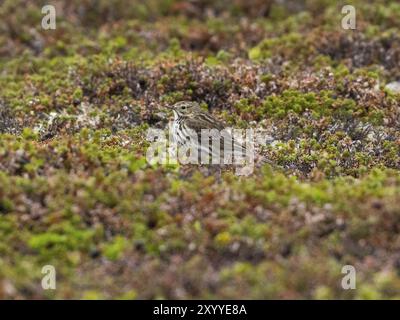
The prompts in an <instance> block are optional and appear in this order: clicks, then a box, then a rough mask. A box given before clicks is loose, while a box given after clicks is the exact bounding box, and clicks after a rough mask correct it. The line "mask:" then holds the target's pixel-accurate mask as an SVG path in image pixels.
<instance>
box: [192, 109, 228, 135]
mask: <svg viewBox="0 0 400 320" xmlns="http://www.w3.org/2000/svg"><path fill="white" fill-rule="evenodd" d="M185 122H186V123H187V126H188V127H189V128H191V129H193V130H194V131H196V133H197V134H200V133H201V129H217V130H223V129H224V128H225V126H224V125H223V123H222V122H220V121H218V120H216V119H214V118H212V117H211V116H210V115H208V114H207V113H200V114H197V115H195V116H193V117H188V118H187V119H186V121H185Z"/></svg>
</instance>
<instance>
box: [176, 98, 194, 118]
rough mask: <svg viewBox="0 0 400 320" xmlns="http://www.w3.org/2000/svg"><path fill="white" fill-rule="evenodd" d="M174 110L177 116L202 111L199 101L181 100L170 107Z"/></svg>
mask: <svg viewBox="0 0 400 320" xmlns="http://www.w3.org/2000/svg"><path fill="white" fill-rule="evenodd" d="M170 109H172V111H173V112H174V115H175V116H178V117H181V116H190V115H193V114H196V113H197V112H201V108H200V105H199V104H198V103H197V102H193V101H180V102H177V103H175V104H174V105H173V106H172V107H170Z"/></svg>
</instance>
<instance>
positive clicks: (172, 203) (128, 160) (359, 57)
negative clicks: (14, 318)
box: [0, 0, 400, 299]
mask: <svg viewBox="0 0 400 320" xmlns="http://www.w3.org/2000/svg"><path fill="white" fill-rule="evenodd" d="M347 2H348V1H347ZM351 2H352V4H353V5H354V6H355V8H356V12H357V29H356V30H343V29H342V27H341V19H342V18H343V14H341V8H342V6H343V5H345V4H348V3H345V2H343V3H342V1H326V0H302V1H294V0H293V1H291V0H282V1H268V0H267V1H258V0H253V1H248V0H235V1H230V0H229V1H228V0H221V1H211V0H204V1H187V2H185V1H179V0H168V1H156V0H150V1H140V0H132V1H125V0H98V1H90V0H69V1H60V0H58V1H57V0H55V1H52V3H54V4H55V6H56V9H57V28H56V29H55V30H43V29H42V28H41V20H42V18H43V14H42V13H41V8H42V6H44V5H46V4H48V3H47V1H42V0H36V1H30V0H4V1H2V4H1V5H0V298H11V299H14V298H22V299H26V298H49V299H54V298H77V299H80V298H84V299H100V298H113V299H135V298H136V299H156V298H157V299H164V298H172V299H183V298H205V299H207V298H224V299H225V298H233V299H238V298H257V299H264V298H275V299H281V298H283V299H285V298H305V299H312V298H316V299H324V298H339V299H370V298H377V299H381V298H397V299H399V298H400V207H399V203H400V174H399V169H400V131H399V129H400V125H399V119H400V118H399V115H400V96H399V93H398V92H396V90H390V89H389V88H390V87H393V86H389V87H387V86H386V85H387V84H389V83H393V82H395V81H398V80H399V79H400V4H399V3H398V2H397V1H388V0H380V1H379V0H376V1H365V0H354V1H351ZM183 99H185V100H192V101H197V102H199V103H200V104H201V105H202V106H203V107H204V108H208V110H209V112H211V113H212V114H213V115H214V116H215V117H217V118H219V119H221V120H223V121H225V122H226V123H228V124H229V125H231V126H234V127H237V128H249V127H254V126H257V127H259V128H262V129H264V130H266V132H267V133H268V137H269V138H268V139H269V143H268V144H267V145H266V146H265V147H263V148H262V150H261V152H262V154H263V156H265V157H266V158H268V159H269V161H270V162H271V164H265V165H262V166H258V167H257V168H256V169H255V171H254V173H253V174H252V175H251V176H248V177H238V176H236V175H235V174H234V173H233V172H231V171H229V170H224V171H222V172H221V173H220V174H216V173H215V171H213V170H209V169H208V168H207V167H205V166H202V167H199V166H195V165H187V166H182V165H150V164H148V163H147V162H146V158H145V155H146V148H147V147H148V141H146V139H145V134H146V130H147V129H148V128H149V127H155V128H165V126H166V125H167V123H168V120H169V119H170V117H171V114H170V111H169V110H168V109H167V108H166V106H167V105H170V104H172V103H174V102H177V101H180V100H183ZM44 265H53V266H54V267H55V269H56V270H57V289H56V290H43V289H42V287H41V279H42V276H43V275H42V274H41V270H42V267H43V266H44ZM344 265H352V266H354V267H355V269H356V271H357V287H356V289H355V290H343V288H342V287H341V280H342V277H343V276H344V275H343V274H342V273H341V270H342V267H343V266H344Z"/></svg>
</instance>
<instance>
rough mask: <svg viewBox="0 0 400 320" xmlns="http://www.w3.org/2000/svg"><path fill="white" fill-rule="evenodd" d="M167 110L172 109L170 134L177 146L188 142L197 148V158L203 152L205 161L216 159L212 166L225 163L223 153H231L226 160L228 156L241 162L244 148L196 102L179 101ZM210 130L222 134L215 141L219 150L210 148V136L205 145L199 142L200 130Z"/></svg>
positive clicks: (221, 123)
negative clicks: (172, 116) (172, 117)
mask: <svg viewBox="0 0 400 320" xmlns="http://www.w3.org/2000/svg"><path fill="white" fill-rule="evenodd" d="M168 108H169V109H172V111H173V114H174V120H173V123H172V128H171V133H172V138H173V140H174V142H175V143H176V144H177V145H178V146H183V145H186V144H187V143H188V141H189V142H190V143H191V144H194V145H192V146H193V147H195V148H197V152H198V156H200V155H201V152H203V154H205V156H206V157H208V158H207V159H208V160H207V161H209V160H211V159H217V161H218V163H214V162H212V163H213V164H223V163H225V162H224V151H225V152H226V151H228V152H231V154H229V155H228V158H229V156H230V155H233V157H234V158H235V159H238V158H240V159H241V160H242V161H243V159H244V157H245V155H246V147H245V146H244V145H243V144H242V143H241V142H239V141H238V140H237V139H234V138H233V137H232V135H231V134H230V133H229V131H223V130H224V129H227V128H226V126H225V124H224V123H223V122H221V121H219V120H217V119H216V118H215V117H213V116H212V115H211V114H210V113H208V112H207V111H205V110H203V109H202V108H201V107H200V105H199V104H198V103H197V102H194V101H180V102H177V103H175V104H174V105H172V106H169V107H168ZM212 129H216V130H217V131H218V132H219V133H221V132H223V133H222V134H220V135H219V136H217V139H219V140H220V142H219V146H220V148H219V150H218V149H216V148H213V147H212V146H213V145H212V136H209V141H208V143H206V144H205V143H204V140H203V141H202V140H201V133H202V130H212ZM203 132H204V131H203ZM206 138H207V137H206ZM229 140H230V141H229ZM227 143H230V144H227ZM225 145H226V146H225ZM224 148H225V149H224ZM204 159H206V158H202V160H201V161H202V163H203V162H204ZM233 161H234V160H233V159H232V162H233Z"/></svg>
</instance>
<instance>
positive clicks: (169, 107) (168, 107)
mask: <svg viewBox="0 0 400 320" xmlns="http://www.w3.org/2000/svg"><path fill="white" fill-rule="evenodd" d="M166 108H167V109H169V110H174V107H173V106H166Z"/></svg>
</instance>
